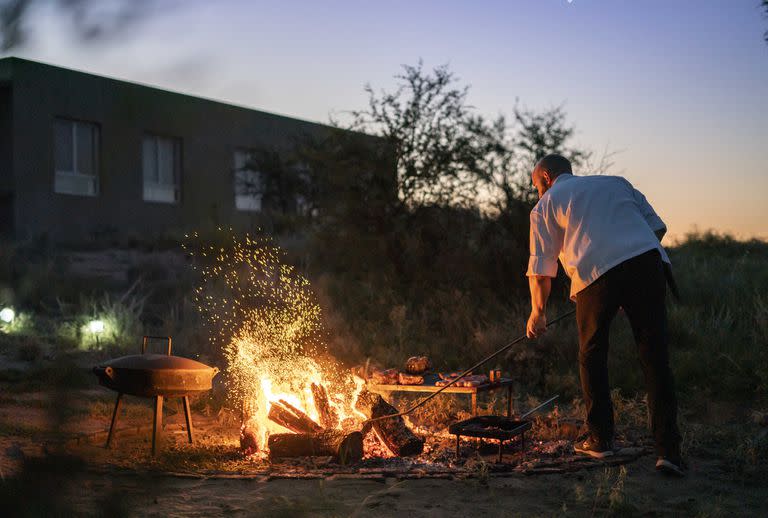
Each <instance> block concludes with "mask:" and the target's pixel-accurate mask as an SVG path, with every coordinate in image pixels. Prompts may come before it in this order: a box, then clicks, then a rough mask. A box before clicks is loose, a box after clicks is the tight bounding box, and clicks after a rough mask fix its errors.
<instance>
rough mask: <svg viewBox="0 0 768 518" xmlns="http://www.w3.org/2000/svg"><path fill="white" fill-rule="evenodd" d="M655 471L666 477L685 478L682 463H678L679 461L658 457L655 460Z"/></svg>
mask: <svg viewBox="0 0 768 518" xmlns="http://www.w3.org/2000/svg"><path fill="white" fill-rule="evenodd" d="M656 471H658V472H660V473H664V474H666V475H673V476H675V477H684V476H685V471H683V463H682V462H680V460H677V459H668V458H666V457H659V458H658V459H657V460H656Z"/></svg>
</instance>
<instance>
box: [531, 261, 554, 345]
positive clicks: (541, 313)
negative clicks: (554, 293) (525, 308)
mask: <svg viewBox="0 0 768 518" xmlns="http://www.w3.org/2000/svg"><path fill="white" fill-rule="evenodd" d="M528 287H529V288H530V289H531V315H530V316H529V317H528V324H527V325H526V328H525V334H526V335H527V336H528V338H536V337H539V336H541V335H543V334H544V332H545V331H546V330H547V300H548V299H549V292H550V290H551V289H552V278H551V277H545V276H543V275H532V276H530V277H528Z"/></svg>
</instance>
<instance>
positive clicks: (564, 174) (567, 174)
mask: <svg viewBox="0 0 768 518" xmlns="http://www.w3.org/2000/svg"><path fill="white" fill-rule="evenodd" d="M566 176H569V177H571V178H573V174H572V173H562V174H561V175H560V176H558V177H557V178H555V181H554V182H552V185H555V184H556V183H557V181H558V180H559V179H560V178H564V177H566Z"/></svg>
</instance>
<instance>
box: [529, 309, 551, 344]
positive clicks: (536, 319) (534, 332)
mask: <svg viewBox="0 0 768 518" xmlns="http://www.w3.org/2000/svg"><path fill="white" fill-rule="evenodd" d="M546 331H547V315H546V314H545V313H544V312H536V311H531V316H529V317H528V325H527V326H526V327H525V334H526V336H528V338H538V337H540V336H541V335H543V334H544V333H546Z"/></svg>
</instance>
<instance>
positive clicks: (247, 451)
mask: <svg viewBox="0 0 768 518" xmlns="http://www.w3.org/2000/svg"><path fill="white" fill-rule="evenodd" d="M240 451H241V452H242V453H243V455H245V456H246V457H248V456H250V455H253V454H254V453H256V452H257V451H259V441H258V440H257V439H256V433H255V432H254V431H253V430H252V429H251V428H250V427H249V426H248V425H245V424H244V425H243V426H242V427H241V428H240Z"/></svg>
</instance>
